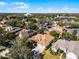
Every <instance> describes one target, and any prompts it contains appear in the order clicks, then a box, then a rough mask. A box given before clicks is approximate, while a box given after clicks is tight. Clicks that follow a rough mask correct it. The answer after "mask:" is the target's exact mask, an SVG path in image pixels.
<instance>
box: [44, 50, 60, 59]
mask: <svg viewBox="0 0 79 59" xmlns="http://www.w3.org/2000/svg"><path fill="white" fill-rule="evenodd" d="M44 59H59V56H58V55H56V56H55V55H52V54H51V53H50V50H49V49H48V50H45V51H44Z"/></svg>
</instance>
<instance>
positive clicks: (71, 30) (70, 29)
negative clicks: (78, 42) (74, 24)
mask: <svg viewBox="0 0 79 59" xmlns="http://www.w3.org/2000/svg"><path fill="white" fill-rule="evenodd" d="M74 30H77V35H79V28H67V32H70V33H72V32H73V31H74Z"/></svg>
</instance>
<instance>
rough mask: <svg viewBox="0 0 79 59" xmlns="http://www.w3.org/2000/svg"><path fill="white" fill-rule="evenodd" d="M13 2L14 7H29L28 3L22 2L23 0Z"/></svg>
mask: <svg viewBox="0 0 79 59" xmlns="http://www.w3.org/2000/svg"><path fill="white" fill-rule="evenodd" d="M13 4H14V5H15V6H16V8H29V7H30V4H28V3H24V2H15V3H13Z"/></svg>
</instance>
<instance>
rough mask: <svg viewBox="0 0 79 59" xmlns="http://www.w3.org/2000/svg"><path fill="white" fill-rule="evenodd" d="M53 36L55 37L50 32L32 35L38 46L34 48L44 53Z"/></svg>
mask: <svg viewBox="0 0 79 59" xmlns="http://www.w3.org/2000/svg"><path fill="white" fill-rule="evenodd" d="M53 38H54V37H52V36H51V35H50V34H37V35H35V36H32V38H31V40H34V41H36V42H37V47H36V48H34V49H33V50H35V51H38V52H39V53H42V52H43V51H44V49H45V48H46V46H48V45H49V44H50V42H51V41H52V40H53Z"/></svg>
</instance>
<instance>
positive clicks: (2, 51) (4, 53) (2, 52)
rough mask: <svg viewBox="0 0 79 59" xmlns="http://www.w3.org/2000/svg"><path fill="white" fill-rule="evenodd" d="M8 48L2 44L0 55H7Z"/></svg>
mask: <svg viewBox="0 0 79 59" xmlns="http://www.w3.org/2000/svg"><path fill="white" fill-rule="evenodd" d="M9 52H10V51H9V49H8V48H6V47H3V46H0V57H8V55H7V54H8V53H9Z"/></svg>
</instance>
